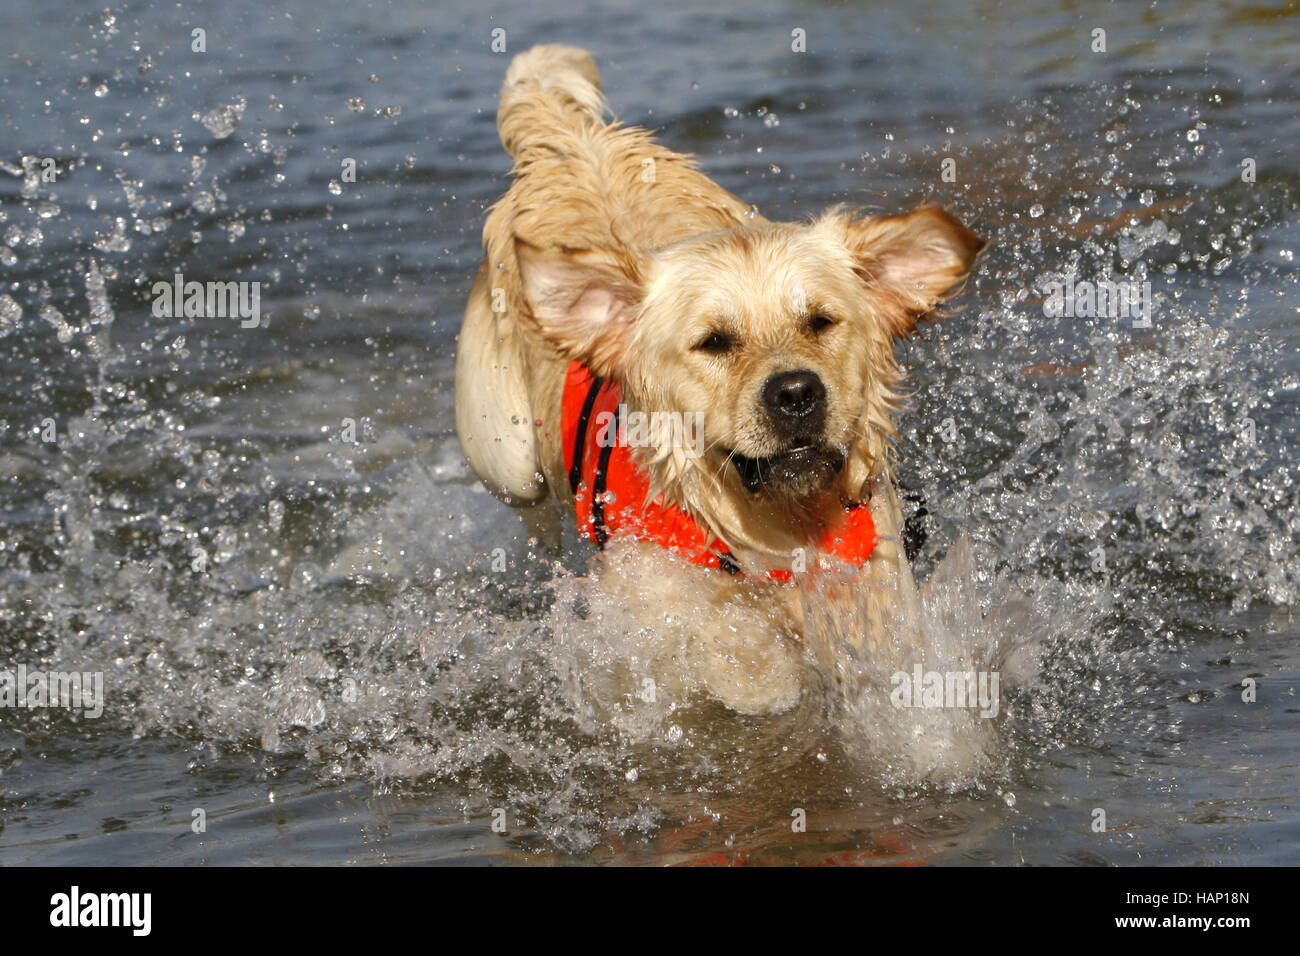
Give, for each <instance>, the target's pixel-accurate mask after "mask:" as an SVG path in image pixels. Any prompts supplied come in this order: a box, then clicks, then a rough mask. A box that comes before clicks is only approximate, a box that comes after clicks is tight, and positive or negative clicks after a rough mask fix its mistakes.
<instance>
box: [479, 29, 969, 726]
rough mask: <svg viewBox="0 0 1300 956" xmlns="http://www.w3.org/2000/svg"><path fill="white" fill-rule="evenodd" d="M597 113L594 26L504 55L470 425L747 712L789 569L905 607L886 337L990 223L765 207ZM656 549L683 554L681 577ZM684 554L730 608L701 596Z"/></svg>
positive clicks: (766, 680) (798, 652) (871, 623)
mask: <svg viewBox="0 0 1300 956" xmlns="http://www.w3.org/2000/svg"><path fill="white" fill-rule="evenodd" d="M605 111H606V106H605V103H604V99H603V97H602V93H601V87H600V77H599V73H598V71H597V69H596V66H595V63H594V62H593V60H592V58H591V56H590V54H588V53H587V52H585V51H583V50H580V49H576V48H574V47H568V46H558V45H547V46H538V47H534V48H532V49H531V50H528V51H527V52H525V53H522V54H520V55H519V56H517V57H515V59H514V61H513V62H512V63H511V65H510V67H509V69H508V71H507V73H506V77H505V84H504V87H503V88H502V91H501V101H500V107H499V110H498V114H497V121H498V126H499V129H500V134H501V141H502V143H503V145H504V146H505V148H506V151H507V152H508V153H509V154H510V155H511V156H512V157H513V158H514V162H515V165H514V172H513V176H514V181H513V183H512V184H511V186H510V189H509V191H508V192H507V193H506V194H505V196H504V197H503V198H502V199H501V200H500V201H499V202H498V203H496V205H495V206H494V207H493V208H492V210H491V212H490V214H489V215H488V217H487V223H486V226H485V227H484V231H483V240H484V246H485V249H486V255H485V257H484V260H483V263H482V265H481V266H480V267H479V271H478V275H477V278H476V280H475V282H474V286H473V289H472V291H471V293H470V299H469V304H468V306H467V308H466V312H465V318H464V323H463V326H462V329H461V333H460V339H459V346H458V354H457V365H456V425H457V430H458V433H459V437H460V441H461V448H462V449H463V451H464V453H465V456H466V457H467V458H468V460H469V462H470V464H471V466H472V467H473V469H474V470H475V472H477V474H478V475H479V477H480V478H481V479H482V480H483V482H484V483H485V484H486V485H487V487H488V488H489V489H491V490H492V491H493V492H494V493H495V494H497V495H498V496H500V497H502V498H503V499H505V500H506V501H508V502H510V503H512V504H516V505H531V504H535V503H537V502H540V501H542V500H544V499H546V498H547V496H548V495H553V496H555V497H556V498H558V499H560V500H561V501H563V502H566V503H567V504H569V505H570V507H571V508H572V509H573V510H574V511H575V512H576V513H577V515H578V518H579V525H580V530H581V531H582V532H583V533H584V534H587V535H588V536H590V537H592V538H593V539H595V540H597V541H598V542H599V543H600V544H601V545H602V546H603V545H605V543H606V542H607V541H614V542H617V543H619V546H620V548H621V550H620V551H619V554H620V555H621V557H620V558H619V561H620V564H619V567H618V570H617V573H600V572H599V571H597V573H598V576H599V581H600V586H601V587H602V588H606V589H614V590H615V591H616V592H618V591H622V592H624V593H625V594H626V597H627V602H628V603H629V605H633V604H634V605H636V606H638V607H644V608H646V609H647V613H649V614H650V615H651V616H652V617H654V618H656V622H657V626H660V627H664V626H667V627H669V628H673V627H675V628H677V629H679V630H681V631H683V632H684V634H685V643H684V644H683V645H681V646H685V647H686V648H687V651H686V654H685V657H686V658H687V659H686V660H677V659H674V660H673V661H670V662H668V666H681V667H686V668H691V669H693V670H692V673H693V675H694V676H695V677H696V678H698V683H700V684H702V685H703V686H704V688H705V689H706V690H707V691H708V692H709V693H711V694H712V695H713V696H714V697H716V698H718V699H720V700H721V701H722V702H724V703H725V704H727V705H729V706H731V707H732V708H734V709H736V710H738V711H741V712H746V713H771V712H778V711H781V710H784V709H786V708H789V707H790V706H792V705H793V704H794V703H795V702H796V701H797V700H798V698H799V694H800V688H801V680H802V679H803V678H802V677H801V676H800V675H801V673H802V671H801V664H800V660H801V658H806V656H807V655H805V654H804V653H803V652H804V648H802V647H801V629H802V626H803V619H804V616H803V613H802V611H801V607H802V605H801V603H800V599H799V597H798V591H799V585H798V583H797V582H796V583H791V581H790V578H791V577H792V575H793V573H794V572H799V571H803V570H805V569H813V568H815V567H816V566H817V565H818V564H820V563H821V562H823V561H824V560H826V557H827V556H833V557H838V558H841V559H844V560H847V561H849V562H851V563H852V564H856V565H858V566H859V567H860V568H861V573H860V576H859V578H858V580H859V582H860V586H861V587H864V588H871V589H876V590H878V591H879V597H878V598H873V600H876V601H877V602H878V603H879V605H880V608H879V610H878V612H877V613H873V614H871V615H868V617H869V618H870V620H868V621H866V622H864V628H865V629H867V630H871V629H872V628H877V629H878V628H880V627H882V626H883V624H882V620H883V618H884V617H885V616H887V614H889V613H891V611H895V612H896V611H898V610H899V608H902V609H904V610H907V609H909V608H910V609H912V610H915V606H916V603H917V597H916V591H915V584H914V583H913V580H912V575H911V570H910V567H909V565H908V562H907V558H906V555H905V553H904V549H903V547H902V541H901V533H902V527H901V525H902V519H901V515H900V511H899V506H898V501H897V493H896V490H895V487H894V483H893V478H892V473H891V466H890V450H891V447H892V443H893V440H894V439H895V438H896V431H895V428H894V425H893V422H892V418H893V414H894V412H895V411H896V410H897V408H898V406H899V391H898V390H899V386H900V381H901V378H902V372H901V369H900V367H899V365H898V363H897V361H896V360H895V358H894V346H895V343H896V342H897V340H898V339H900V338H902V337H904V336H907V335H908V334H909V333H910V332H911V331H912V330H913V328H914V327H915V325H916V322H917V320H918V319H920V318H922V317H924V316H925V315H926V314H927V313H929V312H931V311H932V310H933V309H934V308H935V307H936V306H937V305H938V303H939V302H940V301H942V300H943V299H944V298H945V297H947V296H948V295H950V294H951V293H952V292H953V291H954V289H955V288H956V287H957V286H958V285H959V284H960V283H961V281H962V280H963V279H964V278H965V276H966V275H967V273H968V272H969V270H970V268H971V265H972V263H973V262H974V259H975V257H976V256H977V254H978V253H979V251H980V249H981V247H982V246H983V242H982V241H981V240H980V239H978V238H977V237H976V236H975V235H974V234H973V233H971V232H970V231H969V230H968V229H967V228H966V227H965V226H963V225H962V224H961V223H960V222H958V221H957V220H956V219H954V218H953V217H952V216H950V215H948V214H947V213H945V212H943V211H942V210H940V209H938V208H935V207H933V206H927V207H923V208H921V209H917V210H916V211H914V212H911V213H907V214H905V215H898V216H884V217H877V216H861V217H859V216H855V215H854V214H853V213H851V212H849V211H846V210H844V209H841V208H834V209H831V210H829V211H827V212H825V213H823V214H822V215H820V216H818V217H817V218H815V219H813V220H812V221H810V222H807V223H781V222H769V221H768V220H766V219H764V218H762V217H761V216H759V215H758V214H757V212H756V211H755V210H754V209H752V208H751V207H750V206H749V205H748V204H746V203H744V202H742V201H741V200H739V199H737V198H736V197H735V196H733V195H731V193H729V192H727V191H726V190H725V189H723V188H721V187H720V186H718V185H717V184H716V183H714V182H712V181H711V180H710V179H709V178H708V177H706V176H705V175H704V174H703V173H701V172H700V171H699V170H698V169H697V168H696V166H695V165H694V164H693V163H692V162H691V160H690V158H689V157H688V156H685V155H683V154H680V153H675V152H672V151H671V150H668V149H666V148H664V147H663V146H660V145H658V144H657V143H655V142H654V140H653V139H652V138H651V136H650V134H649V133H648V132H646V131H645V130H643V129H639V128H635V127H627V126H622V125H620V124H618V123H617V122H612V123H610V122H606V121H605V118H604V117H605ZM615 484H617V487H618V492H617V493H616V492H615V491H614V490H613V485H615ZM864 541H865V547H864ZM664 549H667V550H668V551H670V552H673V553H675V554H679V555H681V556H682V557H684V558H685V559H686V560H685V561H683V562H682V564H681V566H680V568H681V570H680V575H681V579H680V580H678V579H675V575H674V573H673V572H672V571H671V569H670V570H669V571H668V572H665V565H664V562H663V559H662V552H663V550H664ZM652 552H659V554H657V555H655V554H652ZM642 559H644V560H642ZM688 563H689V564H692V565H703V566H704V567H703V568H695V567H689V566H688ZM688 575H695V578H693V579H692V580H693V581H695V582H698V581H701V580H702V581H704V582H706V583H705V585H704V587H705V591H706V593H707V594H708V599H709V604H710V605H711V606H713V607H715V608H717V609H719V613H717V614H714V615H703V616H701V615H698V614H695V615H692V614H691V613H690V611H689V608H688V607H686V606H685V604H684V603H683V602H684V600H685V599H684V598H683V596H682V595H683V594H685V593H686V592H687V591H689V590H690V589H689V588H685V587H684V586H683V581H684V580H685V579H686V576H688ZM914 618H915V615H913V619H914ZM879 639H881V638H880V636H879V635H878V634H871V633H867V634H863V635H861V640H862V641H863V642H864V645H865V646H868V647H869V646H870V643H871V642H872V641H873V640H879Z"/></svg>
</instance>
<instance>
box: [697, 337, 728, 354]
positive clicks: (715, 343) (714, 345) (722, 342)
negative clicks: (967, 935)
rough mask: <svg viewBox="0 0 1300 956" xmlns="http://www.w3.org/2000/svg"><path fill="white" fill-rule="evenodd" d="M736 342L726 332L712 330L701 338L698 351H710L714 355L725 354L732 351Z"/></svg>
mask: <svg viewBox="0 0 1300 956" xmlns="http://www.w3.org/2000/svg"><path fill="white" fill-rule="evenodd" d="M734 345H735V342H734V341H733V340H732V338H731V336H730V335H728V334H727V333H726V332H710V333H709V335H708V336H707V337H706V338H704V339H703V340H701V341H700V342H699V343H698V344H697V345H696V346H695V350H696V351H697V352H709V353H710V354H712V355H723V354H725V353H727V352H730V351H731V349H732V347H733V346H734Z"/></svg>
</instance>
